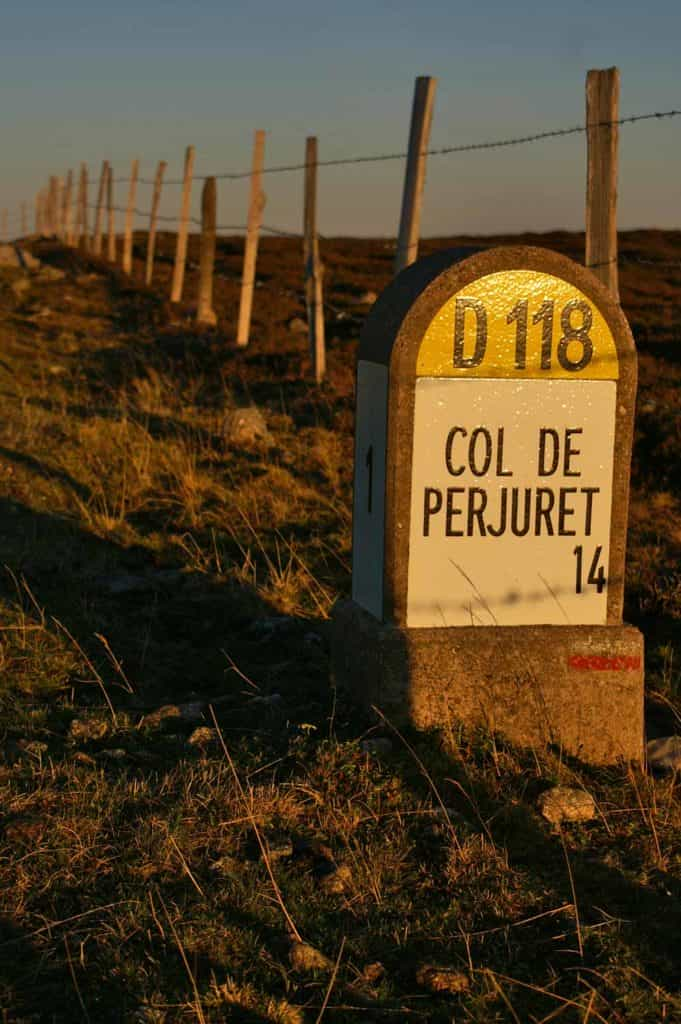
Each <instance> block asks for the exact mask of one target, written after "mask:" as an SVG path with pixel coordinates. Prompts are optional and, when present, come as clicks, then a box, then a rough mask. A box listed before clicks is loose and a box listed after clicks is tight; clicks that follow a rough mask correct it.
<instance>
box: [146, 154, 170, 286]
mask: <svg viewBox="0 0 681 1024" xmlns="http://www.w3.org/2000/svg"><path fill="white" fill-rule="evenodd" d="M166 166H167V165H166V162H165V160H159V162H158V167H157V168H156V177H155V178H154V195H153V198H152V200H151V213H150V214H149V232H148V234H147V266H146V270H145V273H144V283H145V284H146V285H147V286H149V285H150V284H151V279H152V277H153V276H154V250H155V248H156V220H157V218H158V207H159V203H160V202H161V186H162V185H163V174H164V172H165V169H166Z"/></svg>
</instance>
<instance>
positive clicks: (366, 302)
mask: <svg viewBox="0 0 681 1024" xmlns="http://www.w3.org/2000/svg"><path fill="white" fill-rule="evenodd" d="M377 298H378V295H377V294H376V292H373V291H367V292H362V294H361V295H357V296H356V297H355V298H354V299H351V300H350V302H351V305H353V306H373V304H374V302H375V301H376V299H377Z"/></svg>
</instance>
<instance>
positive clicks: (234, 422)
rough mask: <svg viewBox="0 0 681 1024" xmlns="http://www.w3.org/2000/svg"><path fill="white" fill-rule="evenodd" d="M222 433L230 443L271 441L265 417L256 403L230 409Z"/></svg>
mask: <svg viewBox="0 0 681 1024" xmlns="http://www.w3.org/2000/svg"><path fill="white" fill-rule="evenodd" d="M222 434H223V437H224V439H225V441H226V442H227V443H228V444H253V443H254V442H256V441H268V442H269V441H271V436H270V432H269V431H268V429H267V424H266V423H265V417H264V416H263V414H262V413H261V412H260V410H259V409H258V408H257V406H255V405H251V406H248V407H246V408H245V409H230V410H229V412H228V413H227V414H226V416H225V419H224V423H223V427H222Z"/></svg>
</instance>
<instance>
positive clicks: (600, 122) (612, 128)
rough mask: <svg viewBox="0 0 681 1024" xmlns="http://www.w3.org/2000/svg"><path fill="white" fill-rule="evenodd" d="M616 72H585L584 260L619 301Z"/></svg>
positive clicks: (617, 89)
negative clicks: (585, 169) (585, 167)
mask: <svg viewBox="0 0 681 1024" xmlns="http://www.w3.org/2000/svg"><path fill="white" fill-rule="evenodd" d="M619 92H620V73H619V71H618V69H617V68H606V69H605V70H602V71H601V70H593V71H589V72H587V76H586V125H587V129H586V140H587V172H586V253H585V263H586V266H587V267H589V268H590V269H591V270H592V271H593V273H594V274H595V275H596V277H598V278H599V279H600V280H601V281H602V282H603V284H604V285H605V286H606V288H609V289H610V291H611V292H612V294H613V296H614V297H615V299H616V300H617V301H619V286H618V273H617V141H618V136H619V129H618V126H617V124H616V121H617V118H618V108H619Z"/></svg>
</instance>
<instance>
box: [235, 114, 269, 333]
mask: <svg viewBox="0 0 681 1024" xmlns="http://www.w3.org/2000/svg"><path fill="white" fill-rule="evenodd" d="M264 159H265V132H264V131H263V130H262V129H258V130H257V131H256V133H255V137H254V141H253V164H252V166H251V191H250V197H249V202H248V222H247V227H246V244H245V246H244V267H243V273H242V275H241V299H240V302H239V323H238V326H237V332H236V343H237V345H239V346H240V347H241V348H245V347H246V345H248V339H249V335H250V332H251V310H252V308H253V287H254V285H255V263H256V259H257V256H258V237H259V234H260V223H261V220H262V211H263V210H264V209H265V193H264V192H263V191H262V188H261V185H260V182H261V180H262V168H263V162H264Z"/></svg>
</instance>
